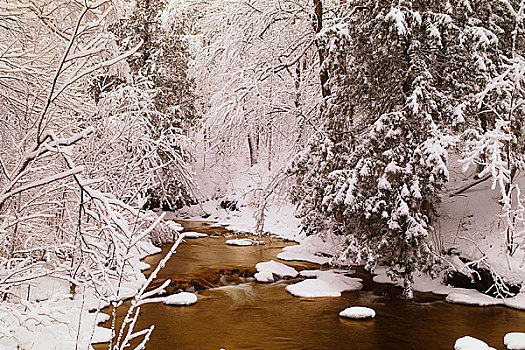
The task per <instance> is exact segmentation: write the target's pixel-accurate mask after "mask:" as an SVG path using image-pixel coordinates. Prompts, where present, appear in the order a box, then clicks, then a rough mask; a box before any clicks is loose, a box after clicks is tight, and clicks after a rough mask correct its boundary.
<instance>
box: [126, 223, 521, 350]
mask: <svg viewBox="0 0 525 350" xmlns="http://www.w3.org/2000/svg"><path fill="white" fill-rule="evenodd" d="M193 225H196V224H193ZM188 230H194V231H203V230H202V229H199V227H195V226H193V227H191V228H188ZM208 233H209V232H208ZM224 241H225V238H224V237H212V238H204V239H198V240H188V242H186V243H184V244H182V245H181V246H180V247H179V249H178V251H177V254H176V255H175V256H174V257H173V258H172V259H171V261H170V262H169V263H168V264H167V265H166V268H165V269H164V270H163V271H162V272H161V276H160V279H165V278H168V277H170V278H172V279H175V280H176V281H184V280H192V279H193V280H199V279H200V280H201V282H199V283H200V284H204V282H203V281H206V283H208V284H209V287H212V286H213V285H214V286H220V287H213V288H211V289H202V288H201V289H199V288H197V289H198V292H197V294H198V296H199V301H198V302H197V304H195V305H193V306H190V307H173V306H165V305H163V304H146V305H144V306H143V307H142V312H141V314H142V315H141V316H140V318H139V321H138V324H137V327H136V329H141V328H145V327H147V326H149V325H150V324H155V325H156V328H155V331H154V332H153V335H152V338H151V340H150V341H149V342H148V346H147V348H148V349H155V350H161V349H220V348H225V349H229V350H231V349H418V350H419V349H429V350H432V349H452V348H453V344H454V341H455V340H456V339H457V338H459V337H462V336H464V335H471V336H474V337H477V338H481V339H483V340H484V341H486V342H488V343H489V344H490V345H491V346H494V347H495V348H497V349H504V346H503V336H504V335H505V333H507V332H510V331H524V330H525V312H521V311H517V310H512V309H508V308H503V307H487V308H476V307H468V306H460V305H453V304H449V303H446V302H444V301H443V300H442V298H441V297H437V296H433V295H431V294H422V293H416V301H412V302H407V301H404V300H401V299H400V298H398V297H397V295H398V294H399V292H398V290H397V289H396V288H393V287H391V286H387V285H377V284H375V283H374V282H372V281H371V278H370V276H369V275H367V274H366V273H365V272H364V271H362V270H359V269H358V270H357V272H356V275H358V277H361V278H363V280H364V289H363V290H362V291H359V292H349V293H343V295H342V296H341V297H339V298H318V299H302V298H296V297H293V296H291V295H290V294H288V293H287V292H286V291H285V289H284V287H285V286H286V285H287V284H289V283H292V282H294V281H298V279H295V280H290V281H279V282H276V283H272V284H259V283H256V282H253V281H252V280H251V279H245V280H242V279H241V278H239V279H238V282H237V283H240V284H236V285H227V284H228V282H227V281H226V280H224V279H223V281H222V282H221V281H220V280H221V277H220V276H221V275H222V276H226V275H228V274H232V273H233V274H235V273H237V274H238V275H239V276H240V275H242V273H243V271H244V273H245V274H246V275H249V274H253V272H254V266H255V264H256V263H258V262H262V261H267V260H270V259H275V256H276V255H277V253H279V252H280V250H281V248H282V247H284V246H285V245H287V244H289V243H284V242H282V241H279V240H275V239H274V240H273V241H271V242H270V241H268V240H267V244H266V245H265V246H252V247H230V246H226V245H225V244H224ZM166 249H167V248H166ZM159 259H160V257H158V256H157V257H151V258H149V261H148V262H149V263H154V262H155V261H158V260H159ZM294 267H296V268H298V269H304V268H312V267H314V266H313V265H311V264H307V263H297V264H294ZM217 276H219V278H217ZM232 283H234V282H233V281H232ZM225 284H226V285H225ZM180 287H184V288H194V287H195V286H194V285H191V284H187V285H183V284H182V283H178V284H177V283H175V284H174V286H172V287H171V288H172V290H173V291H175V289H176V288H180ZM353 305H362V306H368V307H372V308H374V309H375V310H376V312H377V316H376V318H375V319H373V320H366V321H352V320H345V319H341V318H340V317H339V316H338V313H339V311H341V310H343V309H344V308H346V307H349V306H353ZM122 312H124V310H122Z"/></svg>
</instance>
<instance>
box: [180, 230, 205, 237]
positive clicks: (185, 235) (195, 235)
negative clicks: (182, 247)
mask: <svg viewBox="0 0 525 350" xmlns="http://www.w3.org/2000/svg"><path fill="white" fill-rule="evenodd" d="M183 234H184V238H204V237H208V235H207V234H206V233H202V232H193V231H189V232H183Z"/></svg>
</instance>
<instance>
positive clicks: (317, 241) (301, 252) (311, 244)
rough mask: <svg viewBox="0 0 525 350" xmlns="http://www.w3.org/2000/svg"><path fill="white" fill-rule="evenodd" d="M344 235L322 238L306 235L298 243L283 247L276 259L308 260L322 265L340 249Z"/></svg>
mask: <svg viewBox="0 0 525 350" xmlns="http://www.w3.org/2000/svg"><path fill="white" fill-rule="evenodd" d="M343 241H344V237H342V236H334V237H330V238H328V239H322V238H321V237H318V236H308V237H306V238H303V239H301V240H300V245H294V246H288V247H285V248H284V249H283V251H282V252H281V253H279V255H277V258H278V259H281V260H285V261H292V260H298V261H308V262H311V263H314V264H319V265H324V264H328V263H329V262H330V257H331V256H333V255H335V254H337V252H338V251H339V250H341V247H342V244H343Z"/></svg>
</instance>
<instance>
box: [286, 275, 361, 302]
mask: <svg viewBox="0 0 525 350" xmlns="http://www.w3.org/2000/svg"><path fill="white" fill-rule="evenodd" d="M346 273H348V271H344V270H328V271H321V270H305V271H301V273H300V275H301V277H306V278H310V277H315V278H314V279H306V280H304V281H302V282H299V283H295V284H291V285H289V286H286V291H287V292H288V293H290V294H292V295H294V296H296V297H303V298H318V297H339V296H341V293H342V292H349V291H356V290H360V289H361V288H363V284H362V283H361V281H362V280H361V279H360V278H354V277H348V276H346V275H345V274H346Z"/></svg>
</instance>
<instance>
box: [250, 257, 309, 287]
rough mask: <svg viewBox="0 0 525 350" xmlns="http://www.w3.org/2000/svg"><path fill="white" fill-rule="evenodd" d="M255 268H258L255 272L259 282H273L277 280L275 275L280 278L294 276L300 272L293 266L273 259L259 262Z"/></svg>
mask: <svg viewBox="0 0 525 350" xmlns="http://www.w3.org/2000/svg"><path fill="white" fill-rule="evenodd" d="M255 268H256V269H257V273H256V274H255V279H256V280H257V282H273V281H275V276H277V277H279V278H285V277H291V278H294V277H296V276H297V275H298V274H299V273H298V272H297V270H296V269H294V268H293V267H290V266H288V265H285V264H283V263H280V262H276V261H273V260H270V261H267V262H263V263H258V264H257V265H255Z"/></svg>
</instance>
